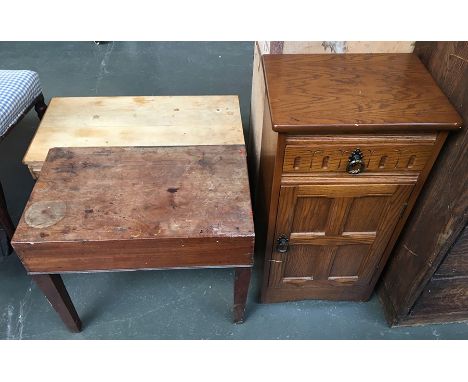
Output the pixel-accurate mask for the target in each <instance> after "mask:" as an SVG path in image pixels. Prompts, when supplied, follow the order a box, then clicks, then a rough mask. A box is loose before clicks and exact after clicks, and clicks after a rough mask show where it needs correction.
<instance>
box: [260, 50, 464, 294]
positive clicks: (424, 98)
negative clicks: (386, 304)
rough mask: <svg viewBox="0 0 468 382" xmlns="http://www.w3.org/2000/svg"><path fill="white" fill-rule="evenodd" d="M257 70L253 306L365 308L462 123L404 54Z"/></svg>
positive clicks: (320, 59)
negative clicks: (306, 302) (260, 254)
mask: <svg viewBox="0 0 468 382" xmlns="http://www.w3.org/2000/svg"><path fill="white" fill-rule="evenodd" d="M263 66H264V73H265V86H266V94H267V99H266V101H265V105H264V107H265V110H264V121H263V126H262V132H261V136H262V147H261V153H260V158H259V163H260V171H259V178H258V185H257V193H256V203H255V209H256V213H255V216H256V222H257V227H258V230H257V232H258V234H259V236H260V237H261V239H260V240H259V244H263V247H264V248H260V247H259V250H260V249H263V250H264V251H265V273H264V284H263V293H262V300H263V301H264V302H280V301H290V300H302V299H330V300H358V301H362V300H367V299H369V298H370V296H371V294H372V292H373V290H374V286H375V284H376V282H377V280H378V278H379V277H380V274H381V272H382V270H383V268H384V267H385V264H386V262H387V260H388V259H389V257H390V253H391V252H392V249H393V246H394V244H395V242H396V240H397V238H398V235H399V234H400V232H401V230H402V228H403V226H404V224H405V221H406V219H407V218H408V216H409V214H410V213H411V209H412V207H413V205H414V203H415V201H416V199H417V197H418V195H419V193H420V192H421V190H422V187H423V185H424V182H425V180H426V179H427V177H428V175H429V172H430V171H431V168H432V165H433V164H434V162H435V160H436V159H437V156H438V154H439V151H440V149H441V148H442V145H443V144H444V141H445V139H446V137H447V134H448V132H449V131H451V130H459V129H460V127H461V125H462V119H461V117H460V116H459V115H458V113H457V112H456V110H455V109H454V108H453V106H452V105H451V104H450V102H449V100H448V99H447V97H446V96H445V95H444V94H443V93H442V91H441V90H440V89H439V88H438V86H437V84H436V83H435V82H434V80H433V79H432V78H431V75H430V74H429V73H428V72H427V70H426V69H425V68H424V66H423V65H422V63H421V62H420V61H419V59H418V58H417V57H416V56H414V55H412V54H346V55H341V54H338V55H328V54H325V55H321V54H316V55H287V54H285V55H275V54H272V55H265V56H264V57H263ZM261 230H264V231H265V232H261ZM396 274H397V275H401V274H402V273H401V270H400V268H398V267H397V271H396Z"/></svg>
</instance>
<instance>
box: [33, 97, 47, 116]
mask: <svg viewBox="0 0 468 382" xmlns="http://www.w3.org/2000/svg"><path fill="white" fill-rule="evenodd" d="M34 110H36V113H37V116H38V117H39V119H42V117H43V116H44V113H45V112H46V110H47V105H46V103H45V102H44V95H43V94H42V93H41V94H39V96H38V97H37V99H36V103H35V104H34Z"/></svg>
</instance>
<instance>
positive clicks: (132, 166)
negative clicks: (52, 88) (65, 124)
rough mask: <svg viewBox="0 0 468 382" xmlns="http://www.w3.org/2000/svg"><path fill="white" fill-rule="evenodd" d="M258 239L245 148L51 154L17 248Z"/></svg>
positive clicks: (84, 150) (73, 150) (92, 150)
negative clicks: (81, 243)
mask: <svg viewBox="0 0 468 382" xmlns="http://www.w3.org/2000/svg"><path fill="white" fill-rule="evenodd" d="M253 236H254V230H253V221H252V210H251V205H250V193H249V183H248V177H247V165H246V153H245V148H244V146H243V145H223V146H180V147H110V148H84V147H81V148H54V149H51V150H50V151H49V154H48V156H47V160H46V162H45V164H44V167H43V170H42V173H41V176H40V178H39V180H38V181H37V183H36V184H35V186H34V189H33V191H32V193H31V196H30V199H29V201H28V203H27V205H26V207H25V210H24V213H23V216H22V217H21V220H20V222H19V224H18V227H17V230H16V232H15V235H14V237H13V242H17V243H25V242H26V243H41V242H51V241H58V242H70V241H74V242H76V241H107V240H143V239H146V240H148V239H152V240H157V239H170V238H181V239H184V238H200V239H204V238H208V237H213V238H220V239H221V238H233V237H251V238H253Z"/></svg>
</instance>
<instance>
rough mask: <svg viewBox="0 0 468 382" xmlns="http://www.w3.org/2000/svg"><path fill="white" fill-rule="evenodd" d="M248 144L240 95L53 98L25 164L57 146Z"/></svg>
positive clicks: (36, 165) (34, 163) (35, 163)
mask: <svg viewBox="0 0 468 382" xmlns="http://www.w3.org/2000/svg"><path fill="white" fill-rule="evenodd" d="M224 144H227V145H229V144H240V145H242V144H244V136H243V131H242V122H241V117H240V109H239V100H238V97H237V96H173V97H170V96H168V97H57V98H53V99H52V100H51V102H50V105H49V107H48V109H47V112H46V114H45V115H44V118H43V119H42V121H41V124H40V125H39V128H38V130H37V132H36V135H35V136H34V138H33V140H32V142H31V144H30V146H29V149H28V151H27V153H26V155H25V157H24V159H23V162H24V163H25V164H26V165H27V166H28V167H29V168H30V170H31V172H32V173H33V174H36V175H37V174H39V173H40V171H41V167H42V163H43V162H44V160H45V158H46V155H47V152H48V151H49V149H50V148H52V147H111V146H182V145H224Z"/></svg>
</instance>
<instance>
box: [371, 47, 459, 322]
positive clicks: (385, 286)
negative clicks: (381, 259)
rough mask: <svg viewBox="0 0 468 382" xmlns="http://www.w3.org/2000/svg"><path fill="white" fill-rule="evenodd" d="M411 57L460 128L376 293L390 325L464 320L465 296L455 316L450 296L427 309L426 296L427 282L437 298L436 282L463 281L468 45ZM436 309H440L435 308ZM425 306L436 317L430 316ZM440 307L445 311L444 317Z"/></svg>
mask: <svg viewBox="0 0 468 382" xmlns="http://www.w3.org/2000/svg"><path fill="white" fill-rule="evenodd" d="M415 53H417V54H418V56H419V57H420V58H421V60H422V61H423V62H424V64H425V65H426V66H427V68H428V69H429V71H430V72H431V74H432V75H433V76H434V78H435V80H436V81H437V83H438V84H439V85H440V87H441V89H442V90H443V91H444V93H445V94H446V95H447V97H449V99H450V100H451V102H452V103H453V104H454V105H455V107H456V109H457V110H458V112H459V113H460V114H461V115H462V117H463V121H464V124H465V126H464V127H463V129H462V130H461V131H459V132H453V133H450V134H449V137H448V138H447V141H446V143H445V146H444V148H443V149H442V151H441V154H440V156H439V158H438V160H437V162H436V163H435V165H434V168H433V169H432V172H431V175H430V177H429V179H428V182H427V183H426V185H425V188H424V190H423V192H422V194H421V196H420V198H419V200H418V202H417V203H416V205H415V208H414V211H413V213H412V214H411V216H410V219H409V220H408V224H407V225H406V227H405V229H404V231H403V233H402V235H401V237H400V239H399V241H398V243H397V245H396V247H395V250H394V252H393V256H392V259H391V261H390V262H389V264H388V265H387V268H386V270H385V272H384V274H383V276H382V282H381V283H380V284H381V285H380V290H379V292H380V296H381V298H382V300H383V302H384V308H385V310H386V313H387V318H388V321H389V323H390V324H391V325H409V324H418V323H428V322H452V321H459V320H463V319H465V320H466V319H467V318H468V313H467V311H468V309H467V306H468V305H467V304H468V300H467V298H466V295H465V298H464V299H459V300H458V302H459V304H458V312H456V311H455V310H454V309H455V308H454V307H455V305H452V304H451V302H450V301H449V298H450V296H451V292H450V291H447V294H446V298H437V299H434V301H433V302H432V303H431V302H430V299H431V296H435V294H434V293H428V292H427V290H426V289H427V288H429V285H430V284H431V283H432V281H434V280H439V281H437V283H434V284H433V285H437V288H438V290H439V291H440V294H438V295H440V296H443V295H444V293H445V292H444V291H442V289H441V288H442V287H443V285H444V283H443V282H442V281H440V278H445V279H446V283H445V285H451V281H450V280H449V278H451V277H453V278H459V279H460V278H467V277H468V267H467V265H466V257H467V256H466V255H467V253H466V251H465V252H464V254H463V255H461V254H460V253H459V252H457V251H456V248H462V249H463V247H465V248H466V246H465V245H463V241H464V240H466V235H463V231H464V230H465V227H466V225H467V221H468V220H467V216H468V214H467V210H468V209H467V207H468V187H467V176H466V174H467V172H468V161H467V160H466V158H467V157H468V153H467V149H468V130H467V128H466V123H467V121H468V107H467V106H466V105H467V104H468V87H467V86H466V83H467V79H468V43H467V42H420V43H419V42H418V43H417V44H416V50H415ZM458 240H461V242H460V243H458ZM458 246H460V247H458ZM452 251H454V253H453V256H452V253H451V252H452ZM438 268H439V271H438V270H437V269H438ZM439 272H440V273H439ZM431 280H432V281H431ZM459 281H460V282H455V281H454V284H453V285H455V284H456V285H458V286H457V288H458V289H457V290H458V292H457V293H458V294H459V295H460V293H462V292H461V289H460V288H462V287H464V288H466V282H465V283H463V282H461V280H459ZM420 299H421V301H422V300H424V301H423V302H422V304H423V305H424V306H425V307H426V308H420V307H419V304H420ZM437 304H440V306H439V307H437V308H436V305H437ZM463 304H465V306H463ZM428 306H432V307H433V309H434V311H438V313H437V314H436V315H432V314H430V312H429V310H428V309H427V307H428ZM444 306H446V307H447V310H446V313H447V314H445V315H444V313H443V311H444Z"/></svg>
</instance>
